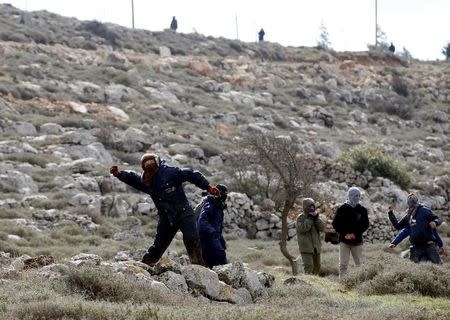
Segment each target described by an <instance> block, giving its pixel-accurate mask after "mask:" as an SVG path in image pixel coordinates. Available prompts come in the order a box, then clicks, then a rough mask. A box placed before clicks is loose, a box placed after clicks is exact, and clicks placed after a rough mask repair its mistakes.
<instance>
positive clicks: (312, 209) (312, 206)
mask: <svg viewBox="0 0 450 320" xmlns="http://www.w3.org/2000/svg"><path fill="white" fill-rule="evenodd" d="M315 211H316V206H315V205H311V206H309V207H308V212H309V213H313V212H315Z"/></svg>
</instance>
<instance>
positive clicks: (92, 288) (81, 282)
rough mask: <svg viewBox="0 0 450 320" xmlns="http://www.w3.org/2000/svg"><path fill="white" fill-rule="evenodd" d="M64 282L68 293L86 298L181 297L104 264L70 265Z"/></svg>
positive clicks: (164, 299) (150, 299)
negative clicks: (96, 266) (98, 265)
mask: <svg viewBox="0 0 450 320" xmlns="http://www.w3.org/2000/svg"><path fill="white" fill-rule="evenodd" d="M64 282H65V284H66V288H67V291H68V293H70V294H74V293H81V294H83V295H84V296H85V297H86V298H87V299H88V300H102V301H110V302H135V303H143V302H154V303H162V304H173V303H177V300H178V303H179V302H181V301H182V297H181V296H178V295H177V294H176V293H173V294H172V293H169V292H167V291H161V290H158V289H156V288H154V287H152V286H151V285H150V283H149V282H142V281H138V280H136V279H135V278H133V277H131V276H126V275H123V274H120V273H114V272H113V271H112V270H110V269H107V268H100V267H98V268H93V267H83V268H76V269H75V268H73V269H70V271H69V273H68V275H67V276H66V277H65V279H64Z"/></svg>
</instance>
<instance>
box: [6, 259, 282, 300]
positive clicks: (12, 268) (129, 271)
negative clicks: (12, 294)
mask: <svg viewBox="0 0 450 320" xmlns="http://www.w3.org/2000/svg"><path fill="white" fill-rule="evenodd" d="M178 258H179V257H178ZM71 267H76V268H79V267H85V268H86V267H88V268H101V267H104V268H110V269H111V270H113V271H114V272H116V273H121V274H125V275H129V276H131V277H134V278H135V279H136V281H145V282H147V283H150V284H151V286H152V287H155V288H157V289H158V290H163V291H164V290H171V291H175V292H177V293H179V294H182V295H193V296H196V297H205V298H207V299H210V300H213V301H222V302H228V303H232V304H239V305H244V304H250V303H252V302H254V301H255V300H257V299H258V298H259V297H261V296H264V295H266V290H267V289H268V288H270V287H271V286H272V285H273V282H274V277H273V276H272V275H269V274H267V273H264V272H255V271H253V270H250V269H249V268H246V267H244V266H243V264H242V263H240V262H235V263H231V264H228V265H224V266H220V267H216V268H214V270H211V269H208V268H205V267H203V266H199V265H190V264H185V265H180V264H179V263H178V262H176V261H174V260H172V259H169V258H167V257H164V258H162V259H161V260H160V261H159V262H158V264H157V265H156V266H155V267H153V268H152V267H149V266H148V265H146V264H143V263H141V262H138V261H136V260H133V259H131V260H126V261H105V260H103V259H102V258H101V257H100V256H98V255H95V254H87V253H80V254H77V255H75V256H73V257H71V258H70V259H69V260H67V261H58V262H57V261H55V258H54V257H52V256H36V257H29V256H21V257H18V258H15V259H13V258H12V257H11V256H10V254H9V253H5V252H0V279H9V278H13V277H17V276H19V275H20V274H21V273H23V272H27V271H29V270H31V269H33V270H37V271H38V274H39V275H41V276H43V277H45V278H51V279H55V278H60V277H63V276H65V275H67V274H68V271H69V268H71ZM219 278H220V279H219Z"/></svg>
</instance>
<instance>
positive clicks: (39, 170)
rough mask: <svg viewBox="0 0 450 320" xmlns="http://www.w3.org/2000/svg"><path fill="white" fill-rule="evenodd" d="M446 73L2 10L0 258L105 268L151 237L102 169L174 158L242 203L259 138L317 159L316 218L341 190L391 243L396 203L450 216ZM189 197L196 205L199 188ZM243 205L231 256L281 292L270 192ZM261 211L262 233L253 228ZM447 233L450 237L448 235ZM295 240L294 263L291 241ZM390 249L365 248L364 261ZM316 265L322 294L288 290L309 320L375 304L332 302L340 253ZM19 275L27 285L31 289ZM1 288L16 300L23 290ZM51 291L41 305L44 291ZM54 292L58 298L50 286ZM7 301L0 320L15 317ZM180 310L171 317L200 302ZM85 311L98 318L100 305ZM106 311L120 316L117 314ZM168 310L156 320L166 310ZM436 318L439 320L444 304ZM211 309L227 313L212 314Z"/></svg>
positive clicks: (136, 200) (389, 61)
mask: <svg viewBox="0 0 450 320" xmlns="http://www.w3.org/2000/svg"><path fill="white" fill-rule="evenodd" d="M449 74H450V64H449V63H448V62H433V63H431V62H422V61H412V62H410V63H408V62H406V61H403V60H401V59H399V58H398V57H396V56H391V55H386V54H383V53H372V52H360V53H349V52H333V51H325V50H322V49H318V48H293V47H282V46H280V45H277V44H273V43H260V44H255V43H243V42H240V41H234V40H228V39H222V38H212V37H204V36H202V35H199V34H178V33H173V32H170V31H165V32H150V31H145V30H131V29H127V28H124V27H120V26H117V25H113V24H102V23H98V22H93V21H79V20H76V19H74V18H65V17H61V16H58V15H55V14H52V13H49V12H45V11H43V12H32V13H23V12H21V11H20V10H18V9H16V8H14V7H11V6H9V5H0V133H1V139H0V159H1V164H0V176H1V179H0V219H1V223H0V225H1V226H0V251H3V252H7V253H9V254H11V255H12V257H20V256H23V255H30V256H36V255H51V256H53V257H55V259H56V260H62V259H67V258H69V257H71V256H73V255H76V254H78V253H81V252H89V253H94V254H98V255H99V256H101V257H102V258H103V259H105V260H108V259H113V258H114V257H115V256H116V254H117V252H119V251H121V250H125V249H132V248H133V249H142V248H145V247H147V246H148V244H149V243H150V242H151V240H152V239H153V236H154V234H155V224H156V217H155V214H156V212H155V208H154V207H153V206H152V204H151V201H150V200H149V199H148V198H147V197H146V195H144V194H140V193H136V192H134V191H133V190H131V189H129V188H127V187H126V186H124V185H123V184H121V183H120V182H118V181H117V180H115V179H112V178H111V177H110V176H109V167H110V166H111V165H113V164H117V165H118V166H119V167H120V168H126V169H136V170H138V169H139V166H138V160H139V159H140V156H141V155H142V153H144V152H146V151H154V152H157V153H159V154H161V156H162V157H164V158H165V159H167V160H168V161H169V162H170V163H173V164H175V165H180V166H189V167H194V168H197V169H199V170H201V171H202V172H203V173H205V175H206V176H207V177H208V179H209V180H210V181H211V183H217V182H225V183H227V184H229V185H230V186H232V187H234V188H235V189H234V190H233V191H236V192H239V193H245V192H246V191H247V190H243V189H236V188H237V184H236V183H235V177H234V176H233V169H235V168H233V167H232V162H231V161H230V159H231V157H232V155H233V153H234V152H236V151H237V153H239V152H240V151H241V150H240V149H238V146H239V141H241V138H242V137H244V136H247V135H259V134H273V135H275V136H282V137H287V136H289V139H291V140H290V141H292V143H293V144H295V145H298V146H300V147H301V149H302V150H304V152H305V153H307V154H309V155H312V156H313V157H315V159H317V160H316V162H317V164H316V168H317V177H318V181H317V182H316V184H315V189H316V190H317V192H318V194H319V196H320V202H321V207H320V208H321V212H322V213H324V214H330V213H331V212H332V209H333V208H334V207H335V206H336V204H337V203H340V202H342V201H344V200H345V191H346V190H347V188H348V187H349V186H351V185H357V186H359V187H360V188H362V189H363V201H364V203H365V204H366V205H367V206H368V207H369V208H370V209H371V219H372V220H371V221H372V222H373V223H372V226H373V228H374V231H373V232H372V231H371V233H370V237H369V235H368V237H367V240H368V241H372V240H377V241H379V240H382V241H386V240H387V239H389V238H390V236H391V235H392V229H390V227H389V226H388V223H387V221H386V220H387V219H386V213H385V209H386V207H387V205H388V204H389V203H390V202H397V205H398V207H399V210H401V208H402V205H404V200H405V197H406V194H407V193H408V192H410V191H416V192H418V193H419V195H420V196H421V199H422V200H423V201H425V202H426V203H427V204H429V205H430V206H431V207H432V209H433V210H434V211H435V212H436V213H437V214H438V215H440V216H441V217H443V218H445V219H448V215H449V196H450V172H449V170H450V169H449V168H450V163H449V161H450V160H449V159H450V143H449V142H450V141H449V139H450V138H449V132H450V122H449V116H448V113H449V111H450V76H449ZM365 145H374V146H377V147H380V148H381V149H382V150H384V151H385V152H386V154H387V155H389V157H391V158H392V159H393V160H395V161H397V162H398V163H399V164H400V165H401V166H402V167H403V168H404V169H405V170H406V172H407V173H408V174H409V175H410V178H411V183H410V185H409V186H408V187H407V188H406V187H404V186H399V185H397V183H396V181H395V179H388V178H383V177H377V176H376V175H375V174H374V173H373V172H370V171H368V170H361V171H358V170H355V169H354V168H351V167H349V165H348V164H345V163H343V162H342V161H341V156H342V154H344V153H345V152H346V151H348V150H350V149H352V148H354V147H357V146H365ZM186 190H187V192H188V194H189V197H190V199H191V200H192V204H195V202H197V201H198V200H199V199H200V197H201V196H200V190H196V189H195V188H194V187H192V186H186ZM252 196H254V195H252ZM233 199H234V198H233ZM236 199H242V197H241V196H239V194H238V195H236ZM245 199H248V198H245ZM237 203H238V205H237V204H236V205H235V204H230V207H231V208H236V210H235V211H230V212H231V213H230V212H229V213H228V214H229V216H228V220H227V224H228V225H227V227H228V228H227V231H229V233H228V234H227V239H228V240H229V242H230V247H229V250H228V251H229V254H230V257H231V260H232V261H233V260H234V261H243V262H246V263H249V264H251V265H252V267H254V268H256V269H259V268H263V269H266V270H268V271H270V272H273V273H275V274H276V276H277V282H276V283H277V285H280V286H281V282H282V281H281V280H280V279H285V278H287V277H288V271H289V269H288V267H287V265H285V264H284V262H283V259H282V258H281V255H280V257H278V256H277V257H276V258H270V257H267V256H266V255H265V254H262V253H261V249H260V248H265V247H266V246H269V247H270V249H271V250H277V249H276V242H275V241H274V240H275V239H277V236H279V232H278V231H279V230H278V229H277V224H278V220H279V218H278V216H277V213H276V209H277V208H276V206H275V205H274V204H273V201H271V199H266V195H257V196H255V197H253V199H252V202H251V203H250V202H249V201H248V200H245V201H244V202H239V201H238V202H237ZM239 208H242V210H241V209H239ZM244 208H245V209H244ZM261 211H264V212H263V213H264V214H263V213H262V212H261ZM293 214H294V213H293ZM251 215H253V216H252V217H251V218H248V217H249V216H251ZM294 215H295V214H294ZM266 216H267V217H268V218H267V221H270V223H266V222H265V221H262V220H261V219H263V220H264V219H266V218H264V217H266ZM239 217H241V218H239ZM246 217H247V218H246ZM238 218H239V219H241V220H239V221H238ZM246 219H247V220H246ZM277 219H278V220H277ZM257 221H259V223H258V224H256V222H257ZM261 221H262V222H261ZM271 224H272V225H271ZM382 224H383V226H382V228H381V227H380V226H381V225H382ZM441 229H442V231H441V233H442V235H443V236H444V237H448V229H446V228H445V226H444V227H442V228H441ZM277 230H278V231H277ZM291 230H292V229H291ZM292 236H293V235H292ZM246 237H249V238H257V239H270V240H266V241H261V240H247V239H245V238H246ZM252 241H254V242H252ZM269 243H270V244H269ZM289 245H290V247H291V249H290V250H291V251H292V252H295V250H296V243H295V241H290V244H289ZM384 245H385V244H384V243H382V244H378V247H376V248H374V249H373V252H374V253H373V254H372V256H371V257H372V259H373V260H376V259H377V258H376V257H377V255H376V254H375V252H377V251H380V250H381V248H382V247H383V246H384ZM405 245H406V244H405ZM255 248H256V249H255ZM170 250H172V251H176V252H178V253H183V250H184V248H183V243H182V241H181V240H180V239H176V240H175V241H174V243H173V244H172V246H171V248H170ZM233 251H234V252H233ZM277 254H278V252H277ZM323 259H324V263H323V265H324V270H327V271H326V274H325V275H326V276H327V277H328V278H326V279H323V281H325V283H322V282H321V281H322V279H321V280H317V279H316V280H314V279H312V280H311V279H309V278H308V277H306V278H305V279H308V281H309V282H312V283H314V282H320V283H318V284H317V285H319V287H318V288H317V287H313V288H309V287H307V289H306V291H303V289H299V288H298V287H296V289H295V290H294V291H295V292H296V295H295V296H296V297H298V298H299V299H306V301H309V300H308V299H310V298H307V297H305V293H304V292H310V293H311V295H312V296H313V297H316V298H317V299H318V300H320V301H323V302H324V303H325V304H326V305H327V306H329V308H326V309H325V310H320V311H317V314H316V316H317V317H318V318H321V319H322V318H326V316H325V314H327V313H328V312H329V310H330V309H333V308H334V307H335V308H336V310H337V314H344V313H345V310H346V309H345V308H346V307H347V306H348V305H349V304H350V305H351V308H354V309H355V310H357V311H355V313H354V315H355V316H354V317H353V318H357V317H360V315H364V314H366V312H367V309H368V308H372V307H374V304H376V303H377V302H374V301H365V300H364V301H358V302H354V301H353V300H347V298H349V297H347V296H344V297H342V296H340V293H339V292H340V291H339V290H342V289H336V291H335V292H334V291H333V292H334V293H333V294H331V295H329V294H328V293H326V290H325V289H326V288H327V287H329V286H338V285H337V284H335V280H336V279H335V278H333V277H334V276H335V275H336V267H337V264H336V263H337V261H336V259H337V252H336V248H334V247H331V246H329V247H327V249H326V252H325V254H324V258H323ZM398 259H399V261H400V258H398ZM389 263H391V262H389ZM0 267H1V265H0ZM445 270H446V269H445ZM443 272H448V270H447V271H443ZM21 277H22V276H20V277H18V279H19V281H22V280H23V281H24V283H28V282H27V281H31V282H30V283H32V281H34V280H29V279H28V278H27V279H21ZM11 278H13V279H14V277H11ZM2 283H3V282H2ZM7 286H8V287H7V288H8V290H15V286H16V284H15V282H14V281H13V282H8V284H7ZM47 289H48V288H44V289H43V290H44V291H45V292H44V293H42V295H47V296H49V295H50V296H51V294H49V293H48V292H49V291H46V290H47ZM297 289H298V291H297ZM48 290H50V289H48ZM308 290H309V291H308ZM349 290H350V289H349ZM351 290H353V288H352V289H351ZM289 292H290V291H289V290H288V289H286V288H285V287H276V289H274V291H273V293H271V294H273V296H271V297H272V299H275V301H277V303H279V304H280V306H283V301H282V300H283V297H285V296H286V295H289V294H290V293H289ZM324 292H325V293H324ZM346 292H347V291H346ZM349 292H350V293H345V295H347V294H349V295H351V294H352V293H351V292H352V291H349ZM413 292H414V290H413ZM52 294H53V293H52ZM57 296H58V299H62V298H61V295H60V292H59V291H58V294H57ZM3 298H4V297H3ZM3 298H1V300H0V303H1V304H0V311H3V310H4V309H5V308H7V309H8V310H9V311H8V312H10V313H9V314H12V317H14V316H16V317H17V316H18V315H20V316H21V317H22V313H20V312H21V311H20V310H19V311H17V310H15V311H11V309H10V308H9V306H10V304H11V301H10V300H4V299H3ZM350 298H351V297H350ZM23 299H24V301H26V300H27V298H26V297H24V298H23ZM71 299H74V300H70V301H69V302H67V301H65V302H64V303H68V305H69V309H70V308H75V307H74V306H76V305H77V301H78V300H77V299H78V297H76V298H75V297H72V298H71ZM174 299H175V298H174ZM408 299H412V300H414V298H408V297H407V298H405V297H401V298H400V300H401V302H400V305H401V309H402V310H406V309H407V307H406V306H407V305H408V303H409V300H408ZM287 301H291V300H287ZM349 301H353V302H349ZM123 303H124V304H126V301H125V302H123ZM186 303H187V306H186V309H185V310H183V308H181V310H178V311H179V313H177V314H176V316H177V317H178V318H181V317H182V316H184V315H185V313H186V312H187V311H189V312H190V311H192V309H195V308H193V307H192V305H193V306H195V304H196V303H197V302H192V305H191V302H190V301H187V302H186ZM383 303H384V302H383ZM439 303H440V302H439ZM94 304H95V303H94ZM61 305H62V304H61ZM333 306H334V307H333ZM28 307H29V308H37V309H39V308H40V307H41V306H40V305H34V304H31V305H28ZM53 307H54V305H53V304H52V305H51V306H50V307H49V308H53ZM385 307H386V308H387V309H385ZM433 307H436V306H435V305H433ZM54 308H56V309H57V307H54ZM92 308H99V309H96V310H103V309H105V308H107V307H106V302H105V304H103V302H101V303H100V304H99V305H95V306H92ZM114 308H117V310H122V311H118V312H119V313H120V314H122V313H121V312H123V308H125V307H124V306H123V305H121V304H118V305H115V306H114ZM139 308H141V309H139V310H138V311H136V310H135V311H134V312H135V313H136V314H134V316H135V318H136V319H138V318H139V317H141V318H142V317H145V316H147V317H151V316H154V317H155V318H157V317H156V316H155V315H154V314H153V309H152V308H153V307H152V308H150V309H148V310H147V311H146V309H145V306H143V305H141V306H140V307H139ZM161 308H162V309H164V312H162V313H160V314H159V315H160V316H162V315H167V313H166V311H167V310H166V307H161ZM205 308H208V307H205ZM214 308H216V309H214ZM233 308H234V307H233ZM436 308H437V313H438V314H441V313H440V312H441V311H442V310H448V304H446V305H445V304H444V306H442V305H441V304H439V306H438V307H436ZM213 309H214V310H215V311H217V310H218V314H219V315H221V316H225V314H226V313H227V311H226V310H227V309H226V308H225V309H223V308H222V306H220V305H218V306H213ZM394 309H395V308H392V306H386V305H385V304H383V305H382V307H380V309H377V312H376V313H375V316H374V319H375V318H377V317H385V316H390V315H398V314H397V313H396V312H395V311H394ZM224 310H225V311H224ZM308 310H309V309H308ZM311 310H312V309H311ZM311 310H310V311H311ZM247 311H248V313H247ZM272 311H273V310H272V309H271V307H270V301H263V302H261V305H259V306H258V305H257V306H255V307H254V308H253V307H251V308H250V309H249V310H246V309H239V308H237V309H233V312H234V313H232V316H230V317H238V316H239V315H241V316H242V315H243V314H247V318H257V317H263V318H265V315H267V314H271V313H272ZM297 311H298V310H297ZM435 311H436V310H435ZM11 312H12V313H11ZM15 312H16V313H15ZM36 312H37V311H36ZM67 312H68V311H67ZM146 312H147V313H146ZM194 313H195V312H194ZM56 314H58V313H56ZM86 314H89V316H87V317H91V318H95V317H94V316H93V314H94V313H92V314H91V313H89V312H88V313H86ZM99 314H101V312H99ZM124 314H126V312H125V313H124ZM281 314H282V315H283V316H286V313H281ZM358 315H359V316H358ZM414 315H416V316H423V314H422V311H421V309H420V307H417V308H416V307H414V308H412V309H411V310H409V311H405V318H408V317H409V316H414ZM67 317H68V318H70V316H69V315H67ZM281 317H282V316H281V315H280V318H281ZM99 319H100V318H99Z"/></svg>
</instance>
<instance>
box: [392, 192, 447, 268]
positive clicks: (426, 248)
mask: <svg viewBox="0 0 450 320" xmlns="http://www.w3.org/2000/svg"><path fill="white" fill-rule="evenodd" d="M407 204H408V211H407V212H406V214H405V215H404V216H403V217H402V218H401V220H400V221H398V220H397V218H396V217H395V215H394V212H393V207H390V208H389V212H388V214H389V220H390V221H391V223H392V225H393V226H394V227H395V228H396V229H397V230H400V229H403V228H406V229H409V230H410V235H409V241H410V242H411V247H410V256H409V258H410V259H411V260H412V261H414V262H419V261H423V260H426V261H431V262H433V263H436V264H439V263H442V261H441V258H440V257H439V253H438V249H437V247H436V240H437V239H436V236H435V234H434V232H433V230H434V229H436V227H437V226H439V225H440V224H441V223H442V221H441V220H440V219H439V218H438V217H437V216H436V215H435V214H434V213H433V212H432V211H431V210H430V209H429V208H427V207H425V206H424V205H422V204H421V203H419V198H418V197H417V196H416V195H415V194H413V193H411V194H409V195H408V199H407Z"/></svg>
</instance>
